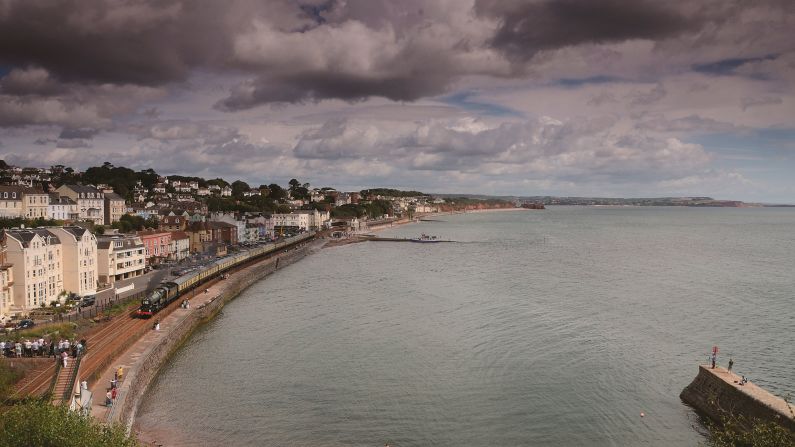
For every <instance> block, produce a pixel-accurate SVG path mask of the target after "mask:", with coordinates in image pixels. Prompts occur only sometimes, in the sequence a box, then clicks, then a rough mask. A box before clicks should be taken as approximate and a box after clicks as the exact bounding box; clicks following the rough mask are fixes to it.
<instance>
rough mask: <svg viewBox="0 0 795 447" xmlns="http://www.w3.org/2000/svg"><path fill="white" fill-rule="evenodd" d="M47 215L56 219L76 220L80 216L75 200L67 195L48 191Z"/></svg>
mask: <svg viewBox="0 0 795 447" xmlns="http://www.w3.org/2000/svg"><path fill="white" fill-rule="evenodd" d="M47 217H48V218H50V219H56V220H77V219H79V218H80V213H79V212H78V211H77V202H75V201H74V200H72V199H70V198H69V197H66V196H59V195H58V193H50V204H49V205H48V207H47Z"/></svg>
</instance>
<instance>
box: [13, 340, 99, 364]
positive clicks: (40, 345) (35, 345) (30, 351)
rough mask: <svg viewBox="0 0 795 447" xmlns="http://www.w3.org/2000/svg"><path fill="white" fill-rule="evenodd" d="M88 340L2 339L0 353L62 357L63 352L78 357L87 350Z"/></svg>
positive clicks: (21, 355) (19, 355)
mask: <svg viewBox="0 0 795 447" xmlns="http://www.w3.org/2000/svg"><path fill="white" fill-rule="evenodd" d="M85 346H86V340H85V339H82V340H80V341H74V340H71V341H70V340H67V339H61V340H58V341H57V342H56V341H55V339H51V340H45V339H44V338H38V339H35V338H34V339H32V340H31V339H26V340H19V341H0V354H2V356H3V357H49V356H53V357H54V358H56V359H59V358H62V357H63V354H64V353H66V355H67V356H69V355H71V356H72V357H77V356H78V355H80V354H82V353H83V350H85Z"/></svg>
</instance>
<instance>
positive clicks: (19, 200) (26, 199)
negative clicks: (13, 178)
mask: <svg viewBox="0 0 795 447" xmlns="http://www.w3.org/2000/svg"><path fill="white" fill-rule="evenodd" d="M49 203H50V198H49V195H47V194H46V193H45V192H44V191H42V190H40V189H34V188H29V187H26V186H0V217H24V218H26V219H36V218H38V217H43V218H47V207H48V205H49Z"/></svg>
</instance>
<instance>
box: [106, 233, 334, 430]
mask: <svg viewBox="0 0 795 447" xmlns="http://www.w3.org/2000/svg"><path fill="white" fill-rule="evenodd" d="M320 245H322V242H320V241H310V242H307V243H305V244H302V245H299V246H296V247H293V248H291V249H289V250H287V251H285V252H283V253H281V254H277V255H274V256H271V257H270V258H267V259H264V260H262V261H260V262H257V263H255V264H253V265H250V266H247V267H245V268H242V269H240V270H237V271H235V272H233V273H230V274H229V276H228V278H227V279H224V280H222V281H218V282H216V283H214V284H212V285H210V286H209V287H208V288H206V290H205V292H204V293H198V294H196V295H195V296H194V297H193V298H191V299H190V300H189V302H190V306H189V307H188V308H187V309H183V308H179V309H176V310H174V311H173V312H172V313H171V314H169V315H168V316H164V317H161V319H160V320H159V321H160V330H159V331H154V330H151V331H150V332H148V333H147V334H146V335H144V336H143V337H141V338H140V339H139V340H138V341H137V342H136V343H135V344H133V345H132V346H131V347H130V348H129V349H127V350H126V351H125V352H124V353H123V354H122V355H121V356H120V357H119V358H118V359H117V360H116V361H115V363H114V364H113V365H111V366H110V367H109V368H108V369H107V370H106V371H105V372H104V373H103V374H102V376H101V377H100V378H99V379H98V380H97V381H96V382H95V383H94V385H93V386H92V390H91V391H92V393H93V396H94V398H93V405H92V409H91V414H92V415H93V416H94V417H96V418H98V419H100V420H102V421H106V422H113V423H122V424H125V425H126V426H127V427H128V430H130V429H131V428H132V424H133V422H134V419H135V414H136V411H137V409H138V406H139V405H140V403H141V402H142V399H143V396H144V393H145V391H146V389H147V387H148V386H149V384H150V383H151V381H152V380H153V379H154V378H155V376H156V375H157V372H158V370H159V369H160V368H161V367H162V365H163V364H165V362H166V361H167V360H168V358H169V356H170V355H171V354H172V353H173V352H174V351H176V349H178V348H179V346H180V345H181V344H182V343H183V342H184V341H185V340H186V339H187V338H188V337H189V336H190V334H191V333H192V332H193V330H195V329H196V328H197V327H198V326H199V325H200V324H202V323H203V322H206V321H208V320H209V319H211V318H212V317H213V316H215V315H216V314H217V313H218V312H219V311H220V310H221V308H222V307H223V306H224V304H225V303H226V302H228V301H229V300H231V299H233V298H235V297H236V296H237V295H238V294H239V293H240V292H242V291H243V290H245V289H246V288H247V287H249V286H251V285H252V284H254V283H255V282H257V281H259V280H261V279H262V278H264V277H266V276H267V275H269V274H271V273H273V272H274V271H276V270H278V269H281V268H283V267H285V266H287V265H290V264H292V263H294V262H296V261H297V260H299V259H301V258H303V257H304V256H306V255H307V254H308V253H310V252H311V251H312V250H315V249H317V248H318V247H319V246H320ZM155 321H157V316H156V317H155V318H153V319H152V322H153V323H154V322H155ZM119 366H121V367H122V368H123V371H124V377H123V380H122V381H121V382H120V385H119V387H118V390H117V391H118V393H117V398H116V401H115V402H114V403H113V405H112V406H111V407H108V406H105V405H104V403H105V393H106V390H107V388H108V387H109V384H110V381H111V380H112V379H113V378H114V372H115V371H116V369H117V368H118V367H119Z"/></svg>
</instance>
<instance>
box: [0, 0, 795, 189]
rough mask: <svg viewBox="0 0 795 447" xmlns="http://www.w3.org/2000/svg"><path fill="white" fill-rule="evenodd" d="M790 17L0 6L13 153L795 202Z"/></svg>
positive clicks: (527, 2) (520, 5)
mask: <svg viewBox="0 0 795 447" xmlns="http://www.w3.org/2000/svg"><path fill="white" fill-rule="evenodd" d="M792 30H795V2H793V1H791V0H755V1H753V2H748V1H735V0H687V1H680V0H666V1H651V0H600V1H592V0H558V1H547V0H401V1H391V0H326V1H319V0H306V1H299V0H268V1H262V0H228V1H223V2H220V1H209V0H206V1H204V0H151V1H149V0H121V1H119V0H60V1H57V2H55V1H44V0H42V1H37V0H0V156H1V157H2V158H3V159H5V160H6V161H7V162H8V163H11V164H16V165H20V166H37V167H48V166H51V165H56V164H64V165H68V166H73V167H75V168H80V169H83V168H86V167H89V166H96V165H100V164H102V163H103V162H105V161H109V162H111V163H113V164H114V165H116V166H127V167H130V168H133V169H146V168H150V167H151V168H154V169H155V170H156V171H158V172H159V173H161V174H182V175H196V176H202V177H206V178H214V177H219V176H220V177H223V178H225V179H227V180H228V181H232V180H236V179H240V180H244V181H247V182H249V183H250V184H252V185H259V184H269V183H273V182H276V183H280V184H285V183H286V182H287V181H288V180H289V179H291V178H297V179H299V180H300V181H301V182H308V183H310V184H311V185H312V186H333V187H336V188H338V189H343V190H359V189H362V188H366V187H394V188H402V189H413V190H420V191H424V192H430V193H434V192H435V193H481V194H492V195H519V196H533V195H562V196H603V197H604V196H610V197H655V196H712V197H715V198H718V199H737V200H745V201H751V202H766V203H795V88H793V87H795V38H794V37H793V31H792Z"/></svg>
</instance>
